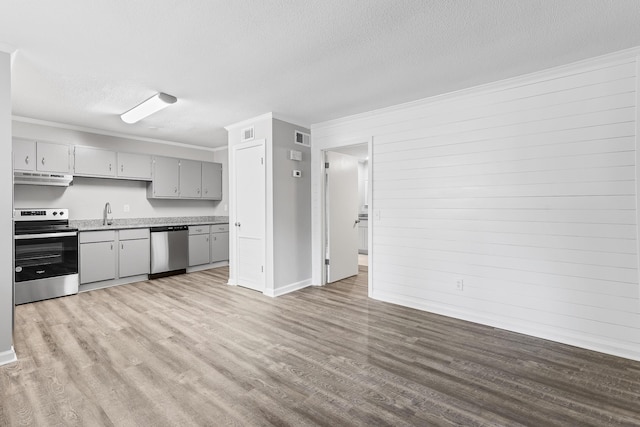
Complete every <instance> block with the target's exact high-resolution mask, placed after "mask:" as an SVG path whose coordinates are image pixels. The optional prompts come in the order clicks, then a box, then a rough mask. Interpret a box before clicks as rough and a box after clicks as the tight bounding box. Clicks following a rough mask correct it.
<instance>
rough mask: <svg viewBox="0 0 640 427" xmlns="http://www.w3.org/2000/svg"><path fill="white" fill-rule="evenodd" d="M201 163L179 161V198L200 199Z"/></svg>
mask: <svg viewBox="0 0 640 427" xmlns="http://www.w3.org/2000/svg"><path fill="white" fill-rule="evenodd" d="M201 186H202V162H198V161H195V160H180V197H181V198H187V199H196V198H199V197H201V195H200V193H201V190H200V189H201Z"/></svg>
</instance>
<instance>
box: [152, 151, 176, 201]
mask: <svg viewBox="0 0 640 427" xmlns="http://www.w3.org/2000/svg"><path fill="white" fill-rule="evenodd" d="M179 180H180V160H178V159H174V158H171V157H160V156H155V157H153V180H152V181H151V184H150V185H149V188H148V191H147V196H148V197H151V198H156V197H157V198H167V197H170V198H177V197H178V195H179V194H178V190H179V182H180V181H179Z"/></svg>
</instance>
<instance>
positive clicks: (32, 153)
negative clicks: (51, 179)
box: [13, 141, 36, 171]
mask: <svg viewBox="0 0 640 427" xmlns="http://www.w3.org/2000/svg"><path fill="white" fill-rule="evenodd" d="M13 168H14V169H15V170H21V171H35V170H36V143H35V141H20V142H16V141H14V142H13Z"/></svg>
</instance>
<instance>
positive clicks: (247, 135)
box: [240, 126, 255, 142]
mask: <svg viewBox="0 0 640 427" xmlns="http://www.w3.org/2000/svg"><path fill="white" fill-rule="evenodd" d="M254 137H255V132H254V130H253V126H251V127H248V128H244V129H242V136H241V137H240V141H241V142H245V141H251V140H252V139H253V138H254Z"/></svg>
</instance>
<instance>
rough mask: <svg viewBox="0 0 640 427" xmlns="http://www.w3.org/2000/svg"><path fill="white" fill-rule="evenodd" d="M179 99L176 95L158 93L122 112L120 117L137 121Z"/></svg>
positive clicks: (124, 120) (127, 120) (128, 121)
mask: <svg viewBox="0 0 640 427" xmlns="http://www.w3.org/2000/svg"><path fill="white" fill-rule="evenodd" d="M177 100H178V99H177V98H176V97H175V96H171V95H167V94H166V93H162V92H160V93H156V94H155V95H153V96H152V97H151V98H149V99H147V100H146V101H144V102H142V103H140V104H138V105H136V106H135V107H133V108H132V109H130V110H129V111H127V112H126V113H124V114H122V115H121V116H120V118H121V119H122V121H123V122H125V123H130V124H131V123H136V122H138V121H140V120H142V119H144V118H145V117H147V116H150V115H151V114H153V113H155V112H157V111H160V110H162V109H163V108H165V107H168V106H169V105H171V104H174V103H175V102H176V101H177Z"/></svg>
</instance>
